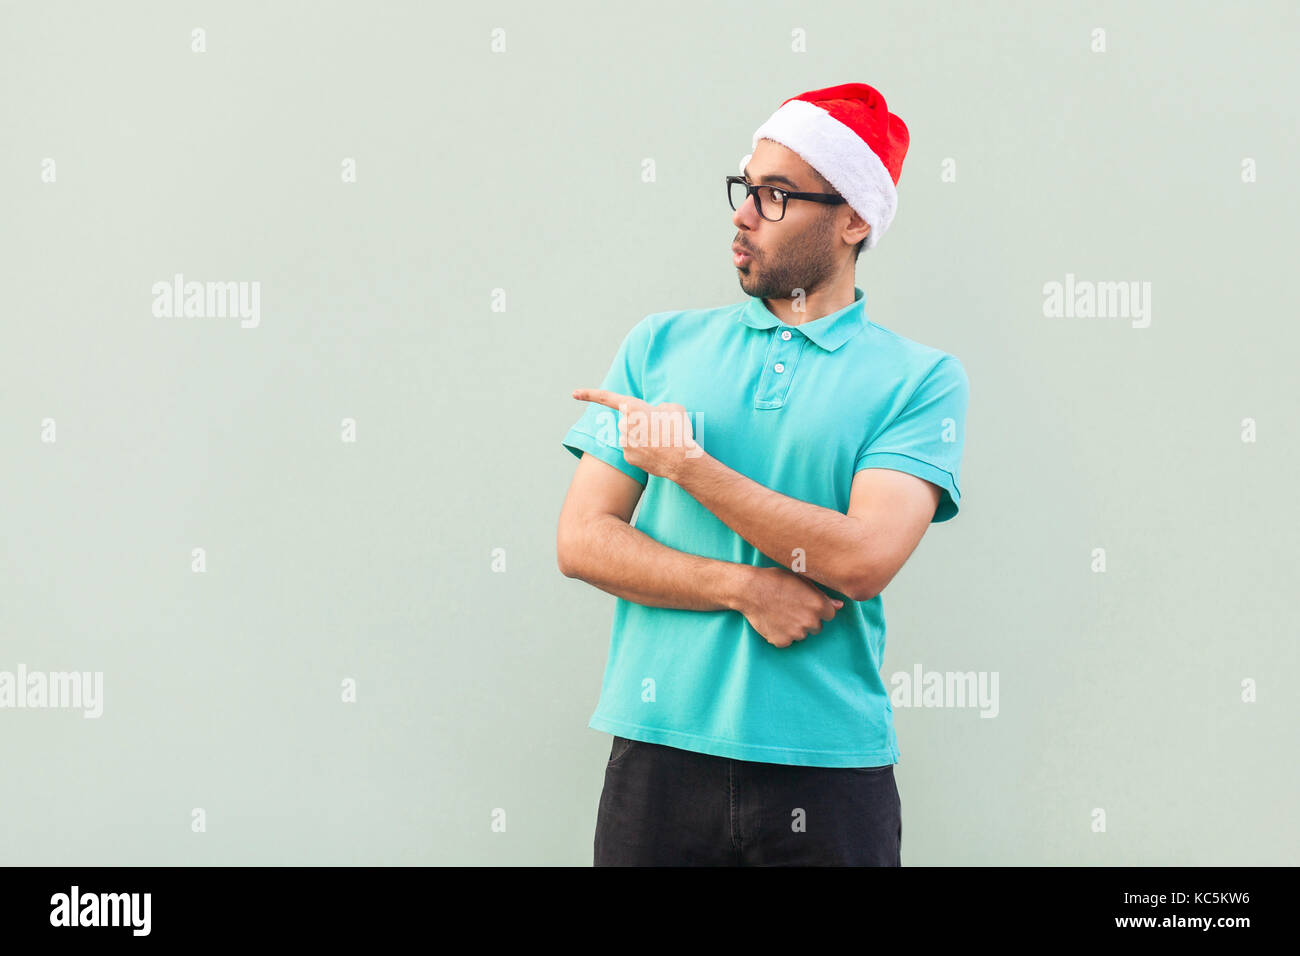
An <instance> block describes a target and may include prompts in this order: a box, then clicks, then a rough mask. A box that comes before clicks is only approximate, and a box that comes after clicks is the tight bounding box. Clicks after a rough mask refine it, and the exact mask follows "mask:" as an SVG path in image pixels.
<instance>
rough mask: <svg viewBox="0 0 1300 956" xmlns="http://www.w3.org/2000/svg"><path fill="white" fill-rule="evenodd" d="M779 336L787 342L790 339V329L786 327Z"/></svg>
mask: <svg viewBox="0 0 1300 956" xmlns="http://www.w3.org/2000/svg"><path fill="white" fill-rule="evenodd" d="M781 338H783V339H785V340H786V341H787V342H788V341H790V330H789V329H786V330H785V331H784V332H782V333H781Z"/></svg>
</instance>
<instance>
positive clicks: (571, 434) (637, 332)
mask: <svg viewBox="0 0 1300 956" xmlns="http://www.w3.org/2000/svg"><path fill="white" fill-rule="evenodd" d="M651 337H652V329H651V326H650V317H649V316H646V317H645V318H644V319H642V320H641V321H640V322H638V323H637V324H636V325H634V326H633V327H632V328H631V330H630V331H629V332H628V333H627V335H625V336H624V337H623V343H622V344H621V345H620V346H619V347H618V352H617V353H616V354H615V355H614V361H613V362H612V363H611V364H610V366H609V371H608V372H606V373H605V378H604V380H603V381H602V382H601V383H600V386H599V387H600V388H603V389H607V390H608V391H611V392H618V393H619V394H621V395H631V396H634V397H635V398H639V399H642V400H643V401H644V400H645V363H646V356H647V355H648V354H649V346H650V339H651ZM618 421H619V412H618V410H617V409H614V408H609V407H607V406H605V405H601V404H600V403H599V402H587V403H586V408H585V409H584V410H583V413H582V417H581V418H579V419H578V420H577V421H576V422H575V423H574V424H573V427H571V428H570V429H569V430H568V432H566V433H565V435H564V438H563V444H564V447H565V448H567V449H569V451H571V452H573V454H574V457H576V458H581V457H582V453H583V452H584V451H585V452H587V453H588V454H589V455H594V456H596V457H597V458H599V459H600V460H601V461H603V462H605V464H607V465H613V466H614V467H615V468H617V469H618V470H619V471H621V472H623V473H624V474H625V475H630V476H631V477H632V478H634V479H636V481H638V482H639V483H640V484H642V485H644V484H645V483H646V481H647V480H648V479H649V476H648V475H647V474H646V472H645V470H644V469H641V468H637V467H635V466H634V465H629V464H628V463H627V459H626V458H624V457H623V449H622V448H621V447H619V443H618Z"/></svg>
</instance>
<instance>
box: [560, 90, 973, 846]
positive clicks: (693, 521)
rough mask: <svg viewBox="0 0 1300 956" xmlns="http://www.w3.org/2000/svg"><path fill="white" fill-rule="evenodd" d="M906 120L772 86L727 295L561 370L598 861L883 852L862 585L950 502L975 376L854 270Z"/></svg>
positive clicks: (871, 604)
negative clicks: (596, 365) (566, 387)
mask: <svg viewBox="0 0 1300 956" xmlns="http://www.w3.org/2000/svg"><path fill="white" fill-rule="evenodd" d="M908 138H909V137H908V131H907V127H906V126H905V125H904V124H903V122H902V120H900V119H899V118H898V117H897V116H895V115H894V114H892V113H890V112H889V110H888V109H887V107H886V105H885V100H884V98H883V97H882V96H881V95H880V94H879V93H878V92H877V91H876V90H874V89H872V88H871V87H870V86H867V85H865V84H861V83H851V84H845V85H841V86H835V87H830V88H827V89H822V90H815V91H812V92H809V93H804V94H801V95H800V96H797V97H792V98H791V99H789V100H786V101H785V102H784V103H783V104H782V105H781V107H780V108H779V109H778V110H777V111H776V112H775V113H774V114H773V115H772V116H771V118H769V119H768V120H767V122H765V123H764V124H763V125H761V126H760V127H759V129H758V131H757V132H756V133H755V134H754V139H753V144H752V146H753V152H752V153H751V154H750V155H749V156H746V157H745V159H744V160H742V163H741V172H742V173H743V177H727V178H728V183H727V189H728V195H729V197H730V199H731V205H732V208H733V209H734V210H735V214H734V216H733V217H732V222H733V223H734V224H735V225H736V228H737V230H738V232H737V234H736V238H735V242H734V244H733V246H732V251H733V258H732V262H733V265H734V266H735V268H736V269H737V272H738V276H739V279H740V287H741V289H742V290H743V291H744V292H745V293H746V295H747V296H748V298H747V299H746V301H744V302H742V303H740V304H738V305H729V306H723V307H720V308H713V309H697V310H691V311H682V312H666V313H655V314H653V315H649V316H646V317H645V318H644V319H642V320H641V321H640V322H639V323H638V324H637V325H636V326H635V327H633V328H632V330H631V331H630V332H628V333H627V336H626V337H625V339H624V340H623V344H622V345H621V347H620V348H619V350H618V354H617V355H616V356H615V359H614V363H613V366H612V367H611V368H610V370H609V373H608V374H607V375H606V376H605V380H604V381H603V382H602V383H601V387H600V388H599V389H578V390H576V391H575V392H574V397H575V398H578V399H580V400H584V401H588V402H590V404H589V405H587V406H586V409H585V411H584V412H583V415H582V417H581V418H580V419H579V420H578V422H577V423H576V424H575V425H574V426H573V427H572V428H571V429H569V431H568V433H567V434H566V435H565V436H564V439H563V443H564V446H565V447H566V448H568V449H569V451H571V452H572V453H573V454H574V455H576V456H578V457H579V459H580V460H579V463H578V467H577V471H576V473H575V475H574V478H573V482H572V484H571V486H570V488H569V492H568V495H567V497H566V499H565V502H564V506H563V509H562V512H561V515H560V521H559V529H558V534H557V540H556V545H557V555H558V560H559V566H560V570H561V571H562V572H563V573H564V574H565V575H566V576H568V577H574V578H580V579H582V580H584V581H587V582H588V583H590V584H592V585H595V586H596V587H598V588H601V589H602V590H604V591H607V592H609V593H611V594H614V595H616V596H617V597H618V599H619V600H618V602H617V604H616V607H615V612H614V623H613V629H612V634H611V642H610V652H609V658H608V662H607V665H606V669H605V675H604V682H603V685H602V687H601V695H600V702H599V705H598V706H597V708H596V711H595V713H594V714H593V716H592V718H591V721H590V726H591V727H593V728H595V729H597V730H603V731H606V732H608V733H610V734H613V735H614V742H613V747H612V749H611V752H610V758H609V762H608V764H607V766H606V770H605V785H604V790H603V792H602V795H601V800H600V807H599V811H598V816H597V824H596V834H595V840H594V849H595V863H596V865H598V866H599V865H688V864H691V865H694V864H699V865H773V864H804V865H808V864H813V865H886V866H890V865H892V866H897V865H900V864H901V857H900V846H901V840H902V817H901V807H900V801H899V796H898V789H897V787H896V785H895V782H894V775H893V764H894V763H895V762H896V761H897V760H898V759H899V751H898V743H897V739H896V737H895V734H894V727H893V720H892V710H891V707H890V702H889V696H888V692H887V690H886V688H885V686H884V683H883V681H882V678H881V674H880V669H881V666H882V663H883V655H884V648H885V621H884V614H883V611H882V606H881V599H880V592H881V591H882V590H883V589H884V588H885V586H886V585H887V584H888V583H889V582H890V580H892V579H893V577H894V575H895V574H896V573H897V572H898V570H899V568H900V567H901V566H902V565H903V563H904V562H905V561H906V560H907V558H908V557H909V556H910V555H911V554H912V552H913V551H914V549H915V548H916V546H917V544H918V543H919V542H920V539H921V536H922V535H923V534H924V533H925V530H926V528H927V527H928V526H929V525H930V523H931V522H938V521H945V520H947V519H949V518H951V517H952V516H953V515H954V514H956V512H957V508H958V502H959V500H960V492H959V489H958V479H959V472H960V463H961V454H962V444H963V431H964V425H965V416H966V406H967V401H968V396H969V386H968V382H967V378H966V373H965V370H964V369H963V367H962V365H961V363H960V362H959V361H958V360H957V359H956V358H954V357H953V356H951V355H948V354H947V353H944V352H941V351H939V350H937V349H934V348H929V347H927V346H924V345H921V344H919V343H916V342H913V341H911V340H909V339H906V338H904V337H902V336H900V335H897V334H895V333H894V332H891V331H889V330H887V329H885V328H883V327H881V326H879V325H876V324H874V323H873V322H870V321H869V320H868V319H867V317H866V313H865V306H864V302H863V293H862V290H861V289H859V288H857V287H856V286H855V284H854V267H855V264H856V260H857V256H858V253H859V251H860V250H861V248H862V246H863V245H865V246H866V247H867V248H868V249H870V248H873V247H874V246H875V244H876V243H877V242H878V241H879V239H880V236H881V235H882V234H883V233H884V231H885V229H886V228H887V227H888V226H889V224H890V222H891V221H892V219H893V217H894V211H895V209H896V207H897V192H896V186H897V183H898V177H899V172H900V170H901V166H902V161H903V156H904V154H905V153H906V151H907V145H908ZM692 423H693V424H692ZM665 435H669V436H670V437H667V438H665ZM638 503H639V505H640V511H639V514H638V515H637V521H636V526H635V527H633V526H632V525H631V524H630V522H631V519H632V515H633V511H634V510H635V509H636V508H637V506H638Z"/></svg>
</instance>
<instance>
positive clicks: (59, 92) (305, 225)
mask: <svg viewBox="0 0 1300 956" xmlns="http://www.w3.org/2000/svg"><path fill="white" fill-rule="evenodd" d="M194 28H203V29H204V30H205V31H206V41H207V51H206V52H205V53H202V54H199V53H194V52H192V51H191V31H192V30H193V29H194ZM498 28H499V29H501V30H504V37H505V44H506V49H505V52H499V53H494V52H492V49H491V44H492V40H493V31H494V30H496V29H498ZM1098 28H1100V29H1103V30H1104V31H1105V38H1106V52H1104V53H1098V52H1094V51H1093V49H1092V46H1093V43H1094V31H1095V30H1097V29H1098ZM796 31H803V32H804V35H805V36H806V52H794V51H793V50H792V43H793V42H794V36H795V32H796ZM1298 32H1300V14H1298V13H1297V8H1296V6H1295V5H1294V4H1292V3H1289V2H1276V3H1251V4H1228V3H1215V4H1211V3H1205V4H1194V3H1174V2H1167V3H1144V4H1140V5H1135V4H1127V3H1095V4H1094V3H1072V4H1052V5H1042V4H1036V3H1029V2H1024V3H1001V2H1000V3H957V2H949V3H908V4H866V3H861V2H854V3H839V2H835V3H831V2H827V3H819V4H815V5H803V4H778V3H764V2H758V0H755V2H746V3H734V4H732V3H727V4H722V3H718V4H700V3H694V2H691V3H685V2H665V3H656V4H652V5H649V6H645V5H636V6H630V7H629V6H612V7H607V6H605V5H603V4H596V3H590V4H559V5H554V4H545V5H537V4H525V3H513V4H493V5H490V6H478V7H471V6H469V5H462V6H458V7H449V6H444V5H438V6H436V7H435V6H434V5H426V4H419V3H384V4H373V5H362V4H352V3H339V2H329V3H305V2H304V3H253V2H239V3H215V2H214V3H162V2H158V3H147V4H146V3H131V4H114V5H106V4H98V3H89V2H87V3H77V4H71V3H58V2H52V3H47V2H41V3H37V2H33V0H24V2H21V3H5V4H4V5H3V6H0V128H3V130H4V136H3V137H2V139H0V210H2V213H0V215H2V217H3V228H2V229H0V276H2V278H3V300H2V301H3V323H4V324H3V333H4V334H3V347H2V348H0V449H2V453H3V467H2V468H0V483H2V484H0V541H2V542H3V545H2V547H3V551H2V552H0V669H3V670H13V669H15V668H16V666H17V664H18V663H20V662H21V663H23V664H25V665H26V667H27V668H28V669H30V670H44V671H57V670H81V671H96V670H98V671H103V673H104V681H105V690H104V695H105V701H104V714H103V716H102V717H101V718H100V719H98V720H86V719H83V718H82V716H81V715H80V714H79V713H77V712H70V711H59V710H45V711H34V710H26V711H10V710H5V711H0V750H2V751H3V772H0V818H2V819H3V820H4V821H5V824H4V826H3V827H0V862H4V863H16V864H32V863H36V864H78V865H80V864H86V865H107V864H133V865H134V864H235V863H252V864H291V863H292V864H299V863H301V864H335V863H344V864H346V863H389V864H417V863H418V864H438V863H451V864H560V865H577V866H586V865H589V864H590V862H591V840H592V833H593V827H594V822H595V813H596V806H597V800H598V797H599V792H600V787H601V782H602V776H603V771H604V762H605V759H606V757H607V756H608V752H609V745H610V738H609V737H608V736H606V735H605V734H600V733H596V732H595V731H592V730H590V729H588V728H587V726H586V722H587V719H588V717H589V716H590V714H591V711H592V709H593V708H594V706H595V702H596V698H597V695H598V691H599V686H600V677H601V673H602V671H603V668H604V663H605V654H606V651H607V645H608V635H609V625H610V619H611V614H612V611H613V602H614V599H613V598H612V597H611V596H609V595H607V594H605V593H604V592H601V591H599V590H597V589H595V588H593V587H591V586H589V585H586V584H584V583H582V582H579V581H572V580H568V579H566V578H564V577H563V576H561V575H560V573H559V571H558V570H557V568H556V563H555V525H556V519H557V516H558V513H559V508H560V504H561V502H562V500H563V496H564V493H565V490H566V488H567V486H568V482H569V480H570V478H571V476H572V474H573V470H574V468H575V466H576V460H575V459H574V458H573V457H572V456H571V455H570V453H569V452H567V451H565V450H564V449H563V448H562V447H561V445H560V438H561V436H562V435H563V434H564V432H565V430H566V429H567V428H568V427H569V425H570V424H572V423H573V422H574V421H576V420H577V418H578V416H579V415H580V413H581V411H582V406H581V405H579V403H577V402H575V401H573V399H571V398H570V397H569V392H570V390H571V389H573V388H574V387H577V386H583V385H597V384H598V383H599V382H600V380H601V378H602V377H603V375H604V373H605V371H606V369H607V368H608V365H609V362H610V360H611V358H612V357H613V355H614V352H615V350H616V348H617V347H618V343H619V342H620V341H621V339H622V337H623V335H624V334H625V333H626V331H627V329H629V328H630V327H631V326H632V325H633V324H634V323H635V322H636V321H637V320H639V319H641V318H642V317H643V316H645V315H646V314H648V313H650V312H657V311H665V310H670V309H685V308H700V307H707V306H716V305H722V304H726V303H731V302H738V301H740V300H741V299H742V297H743V293H742V292H741V291H740V288H739V285H738V283H737V280H736V273H735V270H734V268H733V267H732V266H731V262H730V252H729V250H728V246H729V245H730V242H731V239H732V238H733V236H734V235H735V232H736V229H735V227H734V226H733V225H732V223H731V215H732V213H731V210H730V209H729V208H728V206H727V204H726V199H725V194H724V190H723V186H722V178H723V177H724V176H726V175H728V174H731V173H734V172H736V171H737V164H738V162H739V161H740V159H741V157H742V156H743V155H744V154H746V153H748V152H749V151H750V137H751V135H752V133H753V130H754V129H755V128H757V126H758V124H759V123H761V122H762V121H763V120H764V119H766V118H767V116H768V115H770V114H771V112H772V111H773V110H775V109H776V108H777V106H779V105H780V103H781V102H782V101H783V100H784V99H785V98H787V97H789V96H792V95H795V94H796V93H799V92H802V91H805V90H810V89H816V88H819V87H825V86H830V85H835V84H838V83H846V82H866V83H870V84H871V85H873V86H876V87H877V88H878V89H879V90H880V91H881V92H882V93H883V94H884V96H885V98H886V99H887V101H888V103H889V106H890V108H891V109H892V110H893V111H894V112H896V113H898V114H899V115H901V116H902V117H903V119H904V121H905V122H906V123H907V124H908V126H909V128H910V131H911V148H910V150H909V153H908V155H907V159H906V162H905V164H904V166H903V173H902V178H901V180H900V183H899V193H900V200H899V212H898V217H897V219H896V220H895V221H894V223H893V225H892V226H891V227H890V229H889V230H888V232H887V233H886V234H885V235H884V236H883V237H882V239H881V242H880V245H879V247H878V248H877V249H875V250H872V251H868V252H864V253H863V255H862V258H861V261H860V262H859V265H858V272H857V277H858V279H857V281H858V285H859V286H860V287H862V288H863V289H864V291H865V293H866V306H867V312H868V316H869V318H870V319H871V320H872V321H874V322H876V323H877V324H880V325H883V326H885V327H886V328H890V329H892V330H894V331H896V332H898V333H900V334H902V335H906V336H908V337H910V338H913V339H915V340H917V341H920V342H923V343H925V344H928V345H932V346H935V347H937V348H941V349H943V350H944V351H948V352H951V353H953V354H954V355H956V356H958V357H959V358H960V359H961V360H962V362H963V363H964V365H965V366H966V369H967V371H968V374H969V376H970V380H971V407H970V416H969V420H968V430H967V435H966V453H965V461H964V466H963V475H962V491H963V501H962V511H961V513H960V514H959V515H958V516H957V518H956V519H954V520H953V521H951V522H948V523H946V524H941V525H935V526H933V527H932V529H931V531H930V532H929V534H928V535H927V536H926V538H925V540H924V541H923V542H922V544H921V547H920V549H919V550H918V551H917V553H916V554H915V555H914V557H913V558H912V559H911V561H910V562H909V563H908V565H907V566H906V567H905V568H904V570H903V572H902V573H901V574H900V575H899V576H898V578H897V579H896V580H895V581H894V583H893V584H892V585H891V586H890V588H889V590H888V591H887V592H886V594H885V597H884V599H885V606H886V613H887V618H888V622H889V632H888V633H889V636H888V650H887V654H886V663H885V668H884V672H885V673H886V674H887V675H889V674H892V673H895V672H898V671H906V672H909V673H910V672H911V671H912V669H913V668H914V666H915V665H916V664H918V663H919V664H921V665H922V667H923V668H924V669H926V670H938V671H977V672H978V671H987V672H997V673H998V674H999V681H1000V684H999V692H1000V701H999V707H1000V711H999V714H998V716H997V718H996V719H983V718H981V717H980V716H979V714H978V712H976V711H975V710H972V709H912V710H909V709H904V708H898V709H897V710H896V720H897V731H898V736H899V741H900V746H901V750H902V761H901V763H900V764H899V765H898V767H897V773H898V781H899V788H900V792H901V795H902V800H903V818H904V830H905V840H904V844H903V861H904V864H905V865H926V864H950V863H952V864H985V863H992V864H1034V863H1048V864H1122V865H1132V864H1292V863H1295V862H1297V859H1298V858H1300V853H1298V852H1297V851H1298V849H1300V828H1298V825H1297V822H1296V816H1295V814H1294V806H1295V801H1296V796H1297V782H1298V772H1297V769H1296V763H1295V759H1294V758H1295V753H1296V743H1297V734H1296V728H1297V718H1298V717H1300V706H1298V705H1297V701H1296V694H1295V683H1294V681H1295V672H1296V667H1297V664H1298V663H1300V659H1298V658H1300V655H1298V654H1297V651H1296V634H1297V629H1296V616H1295V613H1294V607H1293V603H1292V601H1293V598H1294V593H1295V582H1296V576H1297V560H1296V556H1295V541H1296V530H1297V529H1296V520H1295V517H1294V514H1293V508H1292V502H1293V500H1294V497H1295V494H1294V481H1295V478H1296V475H1297V474H1300V454H1298V453H1297V443H1296V422H1297V420H1298V418H1300V408H1298V407H1297V405H1298V404H1300V403H1298V402H1297V395H1296V384H1295V383H1296V377H1295V358H1294V356H1295V352H1296V349H1297V347H1298V346H1300V337H1298V336H1297V334H1296V331H1295V316H1296V314H1297V306H1298V305H1300V296H1298V295H1297V285H1296V282H1295V274H1294V264H1295V248H1296V247H1295V242H1294V239H1293V233H1294V224H1295V222H1296V220H1297V218H1298V214H1300V187H1298V186H1297V177H1296V175H1295V171H1296V162H1295V157H1296V149H1297V142H1296V136H1297V134H1296V130H1297V129H1298V128H1300V116H1297V112H1298V111H1297V106H1296V103H1297V98H1296V94H1297V92H1298V91H1297V85H1298V84H1297V81H1296V75H1295V72H1294V51H1293V49H1292V48H1293V45H1294V42H1293V41H1294V37H1295V36H1296V35H1297V33H1298ZM349 157H350V158H353V159H355V161H356V164H357V182H355V183H344V182H343V181H342V177H341V169H342V164H343V162H344V160H345V159H347V158H349ZM47 158H48V159H53V160H54V161H55V163H56V169H57V181H56V182H55V183H45V182H42V181H41V168H42V163H43V161H44V160H46V159H47ZM647 159H651V160H653V162H654V169H655V177H654V181H653V182H646V181H644V180H643V176H642V171H643V168H644V163H645V161H646V160H647ZM1246 159H1251V160H1254V162H1255V163H1256V165H1257V169H1258V181H1256V182H1253V183H1247V182H1243V181H1242V172H1241V171H1242V164H1243V161H1244V160H1246ZM945 164H947V165H945ZM945 168H950V169H951V168H955V170H956V179H955V181H944V179H943V175H942V174H943V171H944V169H945ZM177 272H180V273H183V274H184V275H185V276H186V278H187V279H191V280H199V281H226V280H232V281H249V282H251V281H258V282H260V283H261V324H260V326H259V327H258V328H256V329H243V328H240V326H239V324H238V320H237V319H232V318H226V319H222V318H157V317H155V316H154V315H153V314H152V311H151V305H152V293H151V291H150V290H151V286H152V284H153V283H154V282H157V281H160V280H163V281H166V280H169V279H170V278H171V276H172V275H173V274H174V273H177ZM1067 273H1072V274H1074V275H1075V276H1076V278H1078V279H1080V280H1088V281H1124V282H1138V283H1142V282H1149V283H1150V284H1151V305H1152V316H1151V325H1150V327H1149V328H1145V329H1136V328H1133V327H1132V325H1131V323H1130V322H1129V321H1128V320H1126V319H1122V318H1121V319H1117V318H1111V319H1053V318H1048V317H1045V316H1044V314H1043V286H1044V284H1045V283H1049V282H1053V281H1057V282H1063V281H1064V280H1065V277H1066V274H1067ZM496 289H502V290H504V291H505V301H506V309H505V311H494V310H493V308H492V304H493V290H496ZM46 418H52V419H54V420H55V421H56V423H57V429H58V432H57V434H58V440H57V442H56V443H53V444H51V443H47V442H42V441H41V440H40V430H41V422H42V421H43V420H44V419H46ZM345 418H353V419H355V420H356V422H357V441H356V442H355V443H351V444H349V443H345V442H343V441H341V440H340V423H341V421H342V420H343V419H345ZM1244 419H1253V420H1254V421H1255V422H1256V427H1257V435H1258V439H1257V441H1255V442H1253V443H1252V442H1243V441H1242V422H1243V420H1244ZM197 547H202V548H204V549H206V554H207V571H206V573H204V574H195V573H193V572H192V571H191V569H190V562H191V551H192V549H194V548H197ZM1095 548H1104V549H1105V552H1106V561H1107V570H1106V572H1105V573H1095V572H1094V571H1093V570H1092V568H1091V562H1092V554H1093V549H1095ZM495 549H503V551H502V552H497V553H498V554H504V556H505V570H504V571H495V570H493V564H492V562H493V555H494V551H495ZM346 678H351V679H354V680H355V681H356V682H357V687H358V700H357V702H356V703H355V704H344V703H342V702H341V701H340V684H341V682H342V681H343V680H344V679H346ZM1246 680H1252V681H1255V682H1256V684H1257V688H1258V691H1257V693H1258V699H1257V700H1256V701H1255V702H1253V703H1247V702H1243V700H1242V682H1243V681H1246ZM196 807H201V808H203V809H204V811H205V813H206V816H207V830H206V832H204V833H195V832H192V830H191V826H190V821H191V812H192V810H193V808H196ZM498 808H499V809H501V810H504V812H505V820H506V828H505V831H504V832H494V831H493V828H492V821H493V813H494V811H495V810H497V809H498ZM1098 808H1100V809H1102V810H1104V811H1105V815H1106V830H1105V832H1094V829H1093V820H1094V810H1095V809H1098Z"/></svg>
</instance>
